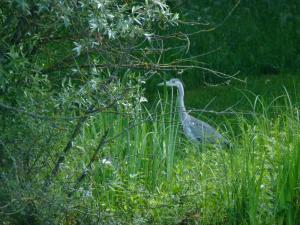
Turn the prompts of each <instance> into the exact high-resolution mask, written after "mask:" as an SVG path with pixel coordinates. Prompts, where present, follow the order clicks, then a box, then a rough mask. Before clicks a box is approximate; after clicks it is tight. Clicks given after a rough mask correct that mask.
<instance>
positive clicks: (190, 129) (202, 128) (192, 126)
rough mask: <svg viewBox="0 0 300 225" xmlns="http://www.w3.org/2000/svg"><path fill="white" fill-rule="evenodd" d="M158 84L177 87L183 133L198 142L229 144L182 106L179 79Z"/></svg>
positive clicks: (181, 87) (181, 91)
mask: <svg viewBox="0 0 300 225" xmlns="http://www.w3.org/2000/svg"><path fill="white" fill-rule="evenodd" d="M158 85H159V86H163V85H166V86H168V87H177V88H178V92H179V95H178V103H179V115H180V119H181V123H182V126H183V131H184V134H185V136H186V137H187V138H188V139H190V140H192V141H194V142H198V143H211V144H221V145H227V146H229V145H230V144H229V142H228V141H227V140H226V139H225V138H224V137H223V136H222V135H221V134H220V133H219V132H218V131H217V130H216V129H215V128H213V127H212V126H210V125H209V124H208V123H206V122H204V121H201V120H199V119H196V118H195V117H193V116H191V115H189V114H188V113H187V111H186V109H185V106H184V89H183V85H182V83H181V81H180V80H179V79H171V80H169V81H167V82H165V83H160V84H158Z"/></svg>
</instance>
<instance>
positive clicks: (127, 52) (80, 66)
mask: <svg viewBox="0 0 300 225" xmlns="http://www.w3.org/2000/svg"><path fill="white" fill-rule="evenodd" d="M177 20H178V15H177V14H173V13H172V12H171V11H170V8H169V6H168V5H167V4H166V2H165V0H145V1H136V0H81V1H78V0H66V1H61V0H42V1H35V0H22V1H19V0H14V1H10V0H2V1H1V6H0V110H1V115H0V118H1V126H0V129H1V131H0V137H1V139H0V155H1V164H0V166H1V177H0V182H1V185H0V189H1V190H0V193H1V194H0V202H3V203H4V204H3V205H5V207H2V208H1V211H2V214H3V215H4V216H3V217H2V218H4V219H5V218H6V219H7V221H13V222H12V223H17V222H22V221H23V222H24V221H25V222H27V223H34V222H37V221H41V220H42V219H41V218H47V219H48V220H49V221H52V220H51V219H53V218H55V215H60V214H61V213H63V210H62V209H64V210H66V208H67V206H66V204H67V203H66V199H64V197H62V196H65V197H66V198H68V199H71V198H72V193H74V192H76V191H77V189H78V188H79V187H80V183H81V182H82V180H83V179H84V178H85V175H86V173H85V171H83V172H82V174H76V176H77V177H76V176H75V175H74V177H75V178H74V179H75V180H76V183H75V185H72V189H70V186H68V185H67V184H66V183H65V184H64V185H63V183H64V180H63V179H61V180H60V181H62V182H60V183H59V184H57V185H56V186H55V185H54V183H55V180H56V179H57V178H58V177H59V174H60V171H61V170H62V165H63V164H64V163H65V162H66V157H67V156H68V155H70V154H72V148H73V143H74V140H75V139H76V138H77V137H78V135H79V134H80V132H81V130H82V127H84V126H85V125H86V124H87V123H88V122H89V118H90V117H91V116H92V115H95V114H99V113H104V112H105V111H106V110H108V109H112V108H113V109H114V110H120V108H121V107H122V106H124V105H126V103H127V102H130V101H133V100H134V99H135V98H137V94H138V92H139V91H138V90H139V85H140V83H141V82H143V79H145V77H146V76H148V75H149V74H150V75H151V74H153V73H155V72H156V71H157V70H159V69H162V68H165V67H164V66H161V65H160V64H159V62H160V61H159V59H160V57H161V54H162V52H163V51H164V50H163V48H161V46H162V42H163V39H164V38H168V37H165V36H164V34H166V33H167V29H168V27H170V26H176V25H177ZM157 46H159V48H157ZM125 77H126V79H124V78H125ZM128 110H130V109H128ZM107 134H108V131H106V130H103V132H102V133H101V134H99V143H98V147H97V149H96V150H95V153H94V154H97V151H99V149H101V148H102V147H103V145H105V143H107ZM92 163H93V158H91V161H90V162H89V164H88V165H87V166H88V168H87V169H89V168H90V167H91V164H92ZM65 182H67V180H65ZM50 190H52V191H50ZM53 190H54V191H53ZM70 190H72V191H71V192H70ZM50 193H51V194H50ZM30 199H31V200H30ZM37 199H48V201H45V202H47V203H45V202H44V203H41V202H42V201H41V202H38V201H37ZM49 199H51V200H49ZM54 202H55V204H54ZM43 204H44V205H43ZM45 204H46V205H47V204H48V206H49V210H48V212H49V214H46V215H41V212H42V211H40V208H39V206H40V205H43V206H42V207H45ZM3 205H1V206H3ZM43 212H46V211H43ZM50 212H51V213H52V214H51V213H50ZM11 215H12V216H11ZM9 218H14V219H13V220H9ZM50 223H51V222H50Z"/></svg>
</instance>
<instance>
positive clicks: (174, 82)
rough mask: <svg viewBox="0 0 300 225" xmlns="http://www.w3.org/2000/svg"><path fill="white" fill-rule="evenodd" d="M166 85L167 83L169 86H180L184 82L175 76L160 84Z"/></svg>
mask: <svg viewBox="0 0 300 225" xmlns="http://www.w3.org/2000/svg"><path fill="white" fill-rule="evenodd" d="M164 85H166V86H168V87H178V88H179V87H180V86H182V83H181V81H180V80H179V79H177V78H173V79H171V80H169V81H166V82H162V83H160V84H158V86H164Z"/></svg>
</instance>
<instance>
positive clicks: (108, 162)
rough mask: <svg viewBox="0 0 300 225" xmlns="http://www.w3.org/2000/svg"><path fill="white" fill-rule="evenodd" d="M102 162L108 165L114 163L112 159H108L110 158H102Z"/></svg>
mask: <svg viewBox="0 0 300 225" xmlns="http://www.w3.org/2000/svg"><path fill="white" fill-rule="evenodd" d="M101 163H102V164H103V165H107V166H111V165H112V163H111V161H110V160H108V159H102V160H101Z"/></svg>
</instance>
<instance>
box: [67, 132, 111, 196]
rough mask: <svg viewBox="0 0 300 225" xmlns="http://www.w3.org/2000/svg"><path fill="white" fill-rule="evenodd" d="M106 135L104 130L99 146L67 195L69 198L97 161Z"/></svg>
mask: <svg viewBox="0 0 300 225" xmlns="http://www.w3.org/2000/svg"><path fill="white" fill-rule="evenodd" d="M107 135H108V130H106V131H105V132H104V134H103V136H102V137H101V139H100V142H99V145H98V146H97V148H96V149H95V151H94V154H93V155H92V157H91V159H90V162H89V164H88V165H87V167H86V168H84V170H83V172H82V173H81V175H80V177H78V179H77V180H76V183H75V185H74V187H73V190H72V192H70V193H69V194H68V195H69V197H71V196H72V195H73V194H74V193H75V192H76V190H77V189H78V186H79V185H80V183H81V182H82V181H83V179H84V178H85V177H86V175H87V173H88V172H89V171H90V170H91V168H92V165H93V163H94V162H95V160H96V159H97V155H98V154H99V151H100V150H101V149H102V148H103V147H104V145H105V143H107V142H106V138H107Z"/></svg>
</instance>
